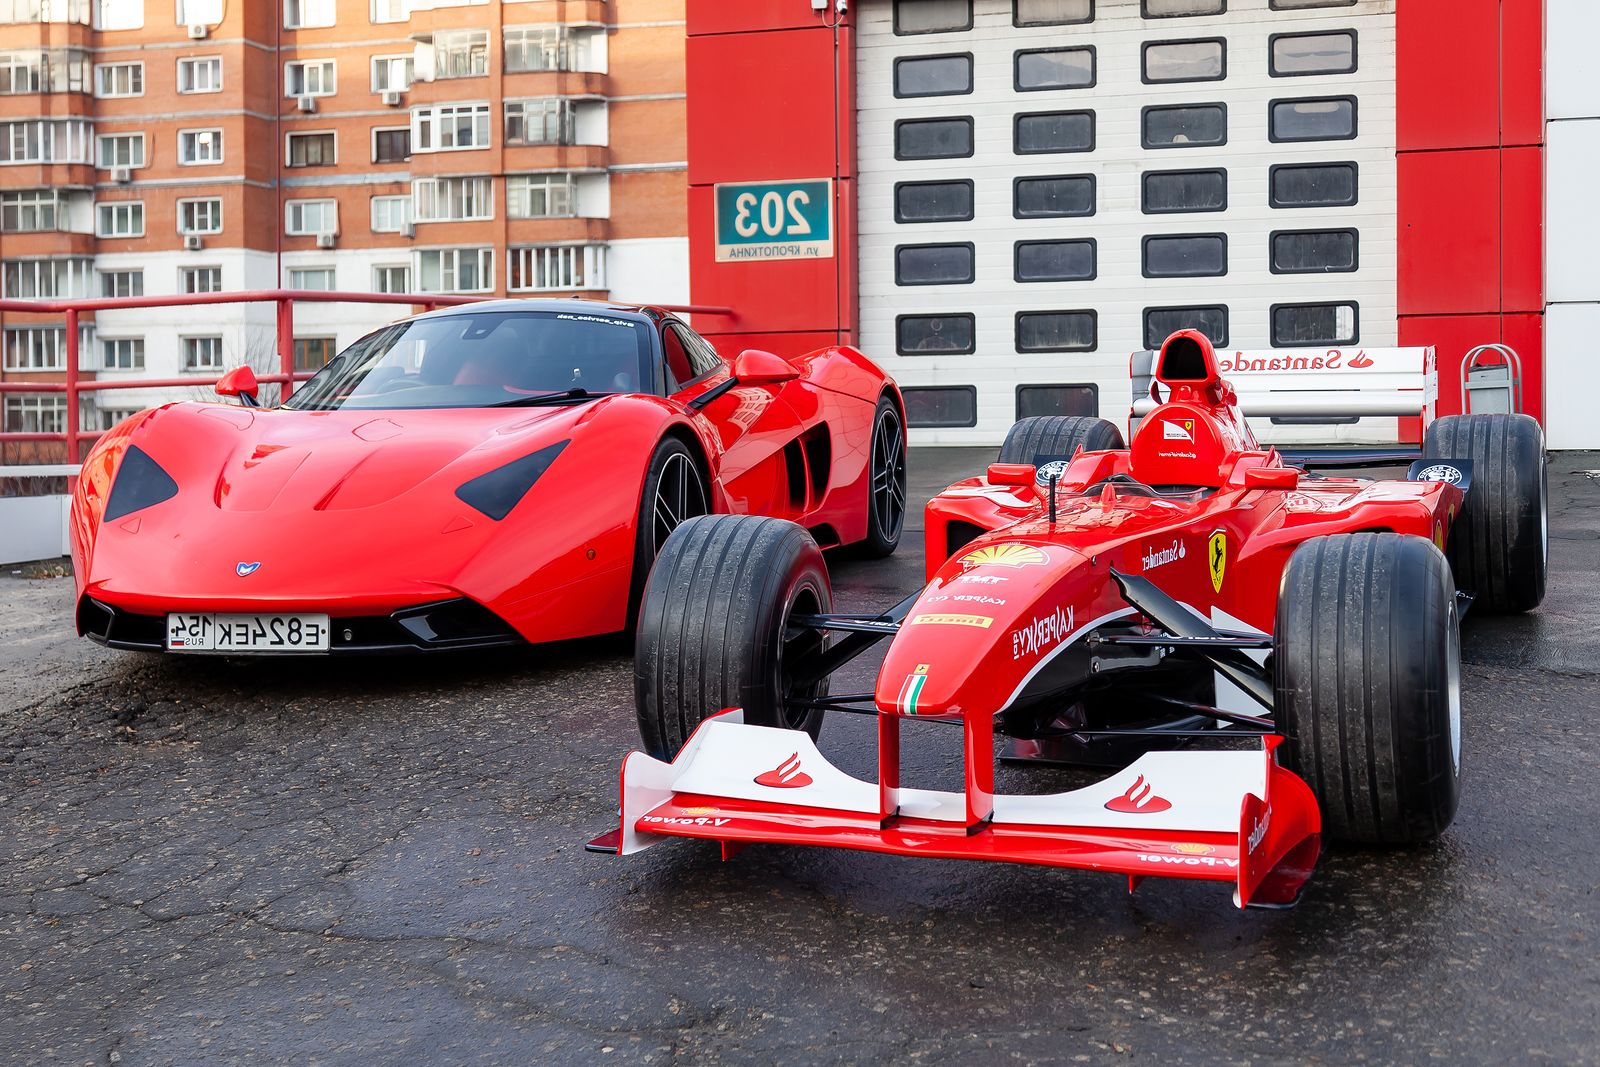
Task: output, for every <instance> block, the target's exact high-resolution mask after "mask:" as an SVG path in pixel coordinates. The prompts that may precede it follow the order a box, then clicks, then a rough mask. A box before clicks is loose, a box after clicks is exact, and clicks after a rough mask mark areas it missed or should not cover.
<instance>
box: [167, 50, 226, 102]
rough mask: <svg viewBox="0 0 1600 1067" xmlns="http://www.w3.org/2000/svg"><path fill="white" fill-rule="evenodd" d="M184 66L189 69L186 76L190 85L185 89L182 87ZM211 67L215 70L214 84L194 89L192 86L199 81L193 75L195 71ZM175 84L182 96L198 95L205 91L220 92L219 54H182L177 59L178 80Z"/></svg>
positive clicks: (220, 66) (220, 64) (220, 59)
mask: <svg viewBox="0 0 1600 1067" xmlns="http://www.w3.org/2000/svg"><path fill="white" fill-rule="evenodd" d="M185 67H187V68H188V70H189V73H188V76H187V78H188V81H189V85H190V87H189V88H187V89H185V88H184V87H183V83H184V80H185V75H184V68H185ZM213 68H214V69H215V71H216V75H215V84H213V85H212V86H211V87H210V88H206V89H196V88H194V85H195V84H197V83H198V82H199V79H198V78H196V77H195V72H196V71H199V70H201V69H208V70H209V69H213ZM177 85H178V92H179V93H180V94H181V95H183V96H200V95H203V94H205V93H220V92H222V57H221V56H182V57H180V58H179V59H178V82H177Z"/></svg>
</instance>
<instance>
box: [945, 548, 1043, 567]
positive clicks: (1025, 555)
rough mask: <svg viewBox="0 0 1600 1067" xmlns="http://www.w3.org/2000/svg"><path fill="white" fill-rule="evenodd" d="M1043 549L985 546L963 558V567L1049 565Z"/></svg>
mask: <svg viewBox="0 0 1600 1067" xmlns="http://www.w3.org/2000/svg"><path fill="white" fill-rule="evenodd" d="M1049 560H1050V557H1049V556H1046V555H1045V554H1044V550H1043V549H1042V548H1035V547H1034V546H1032V545H1017V544H1004V545H985V546H983V547H982V548H975V549H973V550H972V551H971V552H968V553H967V554H966V555H964V556H962V557H961V565H962V566H963V567H1039V566H1043V565H1044V564H1045V563H1048V562H1049Z"/></svg>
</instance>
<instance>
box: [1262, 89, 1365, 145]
mask: <svg viewBox="0 0 1600 1067" xmlns="http://www.w3.org/2000/svg"><path fill="white" fill-rule="evenodd" d="M1271 107H1272V111H1271V114H1272V121H1271V131H1270V135H1271V138H1272V140H1274V141H1348V140H1350V139H1351V138H1352V137H1354V136H1355V135H1356V98H1355V97H1353V96H1335V97H1323V98H1318V99H1314V100H1274V101H1273V102H1272V105H1271Z"/></svg>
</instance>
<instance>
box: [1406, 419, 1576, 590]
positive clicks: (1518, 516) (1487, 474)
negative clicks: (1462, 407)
mask: <svg viewBox="0 0 1600 1067" xmlns="http://www.w3.org/2000/svg"><path fill="white" fill-rule="evenodd" d="M1423 455H1424V456H1426V457H1427V458H1429V459H1440V460H1449V459H1466V460H1471V461H1472V484H1471V486H1470V487H1469V488H1468V489H1467V499H1466V502H1465V503H1464V504H1462V506H1461V514H1460V515H1457V516H1456V519H1455V522H1453V523H1451V525H1450V529H1449V531H1448V532H1447V533H1446V535H1445V537H1446V540H1445V545H1446V548H1445V555H1446V557H1448V558H1449V560H1450V569H1451V570H1452V571H1454V572H1455V576H1456V584H1457V585H1459V586H1460V587H1461V588H1462V589H1465V590H1466V591H1467V592H1469V593H1471V594H1472V595H1473V597H1474V598H1475V599H1474V600H1473V602H1472V606H1473V608H1474V609H1475V610H1476V609H1480V608H1481V609H1484V610H1487V611H1491V612H1499V613H1512V612H1519V611H1531V610H1532V609H1534V608H1536V607H1538V606H1539V602H1540V601H1542V600H1543V599H1544V590H1545V575H1546V571H1547V569H1548V566H1549V559H1550V522H1549V512H1548V507H1549V505H1548V503H1547V501H1546V499H1545V497H1546V493H1547V491H1548V485H1547V481H1546V477H1545V460H1544V432H1543V431H1542V430H1540V429H1539V424H1538V422H1536V421H1535V420H1534V419H1533V417H1532V416H1530V415H1447V416H1445V417H1444V418H1442V419H1435V420H1434V421H1433V422H1432V423H1430V424H1429V426H1428V434H1427V438H1426V440H1425V441H1424V442H1423Z"/></svg>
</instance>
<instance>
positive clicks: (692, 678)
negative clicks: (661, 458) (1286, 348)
mask: <svg viewBox="0 0 1600 1067" xmlns="http://www.w3.org/2000/svg"><path fill="white" fill-rule="evenodd" d="M1155 377H1156V380H1157V382H1158V383H1160V387H1161V388H1163V389H1165V390H1166V392H1167V395H1166V396H1165V398H1164V401H1165V402H1163V403H1161V404H1160V405H1159V406H1158V407H1157V408H1156V409H1155V410H1154V411H1153V412H1152V413H1151V414H1150V416H1149V417H1148V418H1146V419H1145V420H1144V421H1143V422H1142V423H1141V424H1140V426H1139V429H1138V432H1137V434H1136V435H1135V436H1134V439H1133V444H1132V447H1131V448H1124V447H1122V440H1121V435H1120V433H1119V432H1118V430H1117V429H1116V427H1114V426H1112V425H1111V424H1109V423H1106V422H1103V421H1101V420H1098V419H1087V418H1083V419H1066V418H1053V419H1043V420H1039V419H1031V420H1025V421H1024V422H1021V423H1018V424H1017V425H1016V426H1015V427H1014V428H1013V430H1012V432H1011V435H1010V436H1009V437H1008V439H1007V442H1006V445H1005V447H1004V449H1003V450H1002V453H1001V457H1002V459H1004V460H1010V461H1014V462H1006V463H999V464H996V465H995V466H993V467H991V468H989V471H988V476H987V477H986V478H973V479H969V480H967V481H963V482H959V483H957V484H956V485H953V486H951V487H950V488H949V489H948V490H946V491H945V492H944V493H942V494H940V495H939V496H937V497H935V498H934V500H933V501H932V502H931V503H930V504H929V506H928V510H927V554H928V567H927V576H928V583H927V585H926V587H925V588H923V589H922V590H921V591H919V592H918V593H916V594H914V595H912V596H911V597H909V598H907V599H906V600H905V601H903V602H902V603H900V604H898V605H896V606H895V607H893V608H891V609H890V610H888V611H886V612H883V613H882V614H879V615H866V616H846V615H838V614H833V613H832V612H831V594H830V590H829V584H828V579H827V575H826V573H825V571H824V569H823V565H822V560H821V556H820V554H819V553H818V551H817V549H816V547H815V546H814V545H813V544H812V543H811V541H810V539H809V538H808V537H807V536H806V534H805V531H803V530H801V529H799V528H797V527H795V526H793V525H791V524H787V523H782V522H777V521H772V520H763V519H754V518H723V517H719V518H714V519H696V520H694V521H693V522H691V523H689V524H686V525H685V526H683V527H682V528H680V529H679V530H678V531H677V532H676V533H675V534H674V535H673V537H672V538H671V540H669V542H668V544H667V545H666V547H665V549H664V551H663V553H662V556H661V559H660V561H659V562H658V563H657V565H656V567H655V571H654V573H653V574H652V576H651V579H650V583H649V587H648V591H647V593H646V596H645V601H644V608H643V612H642V614H641V620H640V640H639V643H638V645H637V646H636V657H637V662H636V668H637V679H638V691H637V703H638V713H639V720H640V727H641V730H642V733H643V737H644V742H645V747H646V749H647V752H646V753H634V754H633V755H631V756H629V757H628V759H627V761H626V762H625V763H624V765H623V771H622V804H621V813H622V821H621V827H620V829H619V830H617V831H614V832H613V833H612V834H610V835H607V836H606V837H603V838H601V839H599V840H597V841H596V842H594V843H593V845H592V847H594V848H595V849H596V850H615V851H620V852H622V853H629V852H633V851H637V850H638V849H641V848H644V847H646V846H648V845H650V844H652V843H655V842H659V841H662V840H664V839H666V838H667V837H673V836H677V837H697V838H707V839H711V840H715V841H719V842H722V843H723V846H724V850H725V853H726V852H727V851H728V850H730V849H732V848H737V847H738V846H741V845H743V844H746V843H749V842H756V841H772V842H783V843H789V844H813V845H833V846H839V847H844V848H856V849H865V850H870V851H877V852H889V853H898V854H903V855H910V856H929V857H942V858H964V859H990V860H1010V861H1015V862H1022V863H1035V864H1046V865H1053V866H1061V867H1080V868H1090V869H1095V870H1103V871H1111V872H1116V873H1119V874H1123V875H1126V876H1127V877H1128V878H1129V885H1130V888H1131V887H1132V886H1133V885H1136V884H1137V883H1138V881H1139V880H1140V879H1142V878H1144V877H1146V876H1148V875H1167V876H1175V877H1183V878H1198V879H1210V880H1215V881H1222V882H1227V883H1231V884H1232V885H1233V886H1234V888H1235V900H1236V902H1237V903H1238V904H1239V905H1241V906H1246V905H1253V906H1285V905H1288V904H1291V903H1293V902H1294V901H1295V900H1297V899H1298V896H1299V894H1300V892H1301V890H1302V888H1303V887H1304V885H1305V884H1306V881H1307V879H1308V878H1309V877H1310V875H1311V872H1312V869H1313V867H1314V865H1315V863H1316V859H1317V857H1318V855H1319V852H1320V849H1321V842H1322V839H1323V837H1324V835H1327V836H1330V837H1333V838H1338V839H1343V840H1349V841H1358V842H1369V843H1409V842H1417V841H1422V840H1426V839H1429V838H1432V837H1434V836H1435V835H1437V834H1439V833H1440V832H1441V831H1442V830H1444V828H1445V827H1446V826H1447V825H1448V824H1449V822H1450V820H1451V818H1452V816H1453V814H1454V812H1455V809H1456V801H1457V795H1458V788H1459V787H1458V782H1459V774H1460V767H1461V694H1460V665H1459V628H1458V623H1459V618H1460V613H1461V612H1462V611H1463V610H1464V608H1465V605H1466V604H1467V603H1469V602H1475V603H1476V604H1478V605H1479V607H1480V608H1484V609H1488V610H1497V611H1520V610H1525V609H1528V608H1531V607H1533V606H1535V605H1536V604H1538V603H1539V601H1540V599H1541V598H1542V596H1543V593H1544V583H1545V557H1546V547H1547V539H1546V533H1545V528H1544V521H1543V516H1544V452H1543V441H1542V435H1541V433H1540V430H1539V427H1538V424H1537V423H1535V422H1534V421H1533V420H1532V419H1529V418H1527V417H1526V416H1507V415H1469V416H1456V417H1450V418H1442V419H1439V420H1437V421H1435V422H1433V424H1432V425H1431V426H1430V427H1429V429H1428V434H1427V446H1426V449H1425V452H1424V454H1425V455H1426V456H1428V457H1429V458H1427V459H1424V460H1422V461H1421V462H1419V463H1418V464H1417V465H1416V467H1415V468H1414V470H1415V471H1416V473H1415V474H1414V475H1413V477H1411V478H1409V479H1407V480H1403V481H1402V480H1396V481H1367V480H1360V479H1354V478H1344V477H1317V476H1315V475H1313V474H1310V473H1308V472H1307V471H1305V470H1301V469H1297V468H1294V467H1290V466H1287V465H1285V463H1284V462H1283V459H1282V457H1281V456H1280V455H1278V454H1277V453H1276V452H1274V451H1272V450H1264V449H1261V448H1259V447H1258V446H1257V444H1256V442H1255V440H1254V439H1253V437H1252V434H1251V431H1250V429H1249V428H1248V426H1247V424H1246V423H1245V421H1244V420H1243V419H1242V418H1241V417H1240V415H1239V412H1238V409H1237V405H1236V402H1235V400H1236V398H1235V395H1234V391H1233V389H1232V387H1231V386H1230V385H1229V384H1228V383H1227V382H1226V381H1224V380H1222V378H1221V377H1220V375H1219V372H1218V365H1217V359H1216V356H1215V354H1214V353H1213V351H1212V349H1211V345H1210V344H1209V342H1207V341H1206V339H1205V338H1204V337H1203V336H1201V335H1200V334H1197V333H1189V332H1185V333H1180V334H1177V335H1175V336H1174V337H1172V338H1171V339H1169V340H1168V342H1167V343H1166V345H1165V346H1164V348H1163V349H1162V351H1161V353H1160V355H1159V363H1158V364H1157V367H1156V370H1155ZM1041 472H1042V474H1041ZM1441 549H1442V550H1441ZM735 562H737V563H738V564H739V565H738V566H735V565H734V564H735ZM1458 586H1459V587H1460V588H1461V590H1462V592H1459V593H1458V591H1457V588H1458ZM1474 597H1475V598H1476V599H1475V601H1474V600H1473V598H1474ZM885 638H888V639H890V642H891V643H890V645H889V648H888V651H887V654H886V657H885V659H884V661H883V665H882V667H881V668H880V672H879V674H878V676H877V682H876V686H875V691H874V692H872V693H845V694H831V695H830V694H829V692H828V680H829V677H830V675H832V674H833V673H834V672H835V671H836V670H837V669H838V668H839V667H840V666H841V665H842V664H844V663H846V662H848V661H849V660H850V659H851V658H852V657H854V656H856V655H858V654H859V653H861V652H862V651H863V650H864V649H866V648H868V647H870V646H871V645H872V644H874V643H875V642H878V641H880V640H883V639H885ZM725 708H726V709H733V710H727V711H725V712H719V710H718V709H725ZM829 711H858V712H865V713H867V714H873V715H876V717H877V724H878V763H879V769H878V781H877V782H868V781H862V780H860V779H857V778H854V777H851V776H849V775H847V774H845V773H843V772H842V771H840V770H838V769H837V768H835V767H834V766H832V765H831V764H829V763H828V762H827V761H826V760H825V759H824V758H823V756H822V755H821V753H820V752H819V751H818V749H817V747H816V744H815V743H814V738H815V737H816V735H817V731H818V728H819V726H820V722H821V719H822V716H823V714H824V713H825V712H829ZM924 723H927V724H930V725H929V726H928V727H927V728H928V729H936V730H949V731H950V733H949V735H948V736H949V738H950V742H951V743H952V744H956V743H959V744H960V745H961V747H962V751H963V753H964V764H965V786H964V788H963V789H962V790H961V791H959V792H940V791H935V790H930V789H923V788H917V787H916V786H915V785H913V783H912V782H910V781H909V780H908V779H907V776H906V775H904V774H902V771H901V765H900V739H901V735H902V733H903V732H904V731H907V730H918V729H923V728H924V727H923V724H924ZM996 731H998V732H1000V733H1001V734H1003V735H1007V736H1009V737H1010V738H1011V739H1012V741H1011V745H1010V749H1009V752H1008V755H1009V756H1010V757H1012V758H1015V759H1024V760H1026V759H1035V760H1045V761H1058V762H1071V763H1088V764H1097V765H1100V766H1103V767H1107V768H1109V769H1110V771H1111V773H1110V774H1109V777H1106V778H1104V779H1103V780H1102V781H1099V782H1097V783H1096V784H1093V785H1090V786H1087V787H1085V788H1081V789H1077V790H1073V791H1069V792H1064V793H1057V794H1053V795H1028V796H1008V795H997V793H996V791H995V786H994V781H995V775H994V766H995V758H994V749H993V747H992V746H993V738H994V734H995V733H996Z"/></svg>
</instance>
